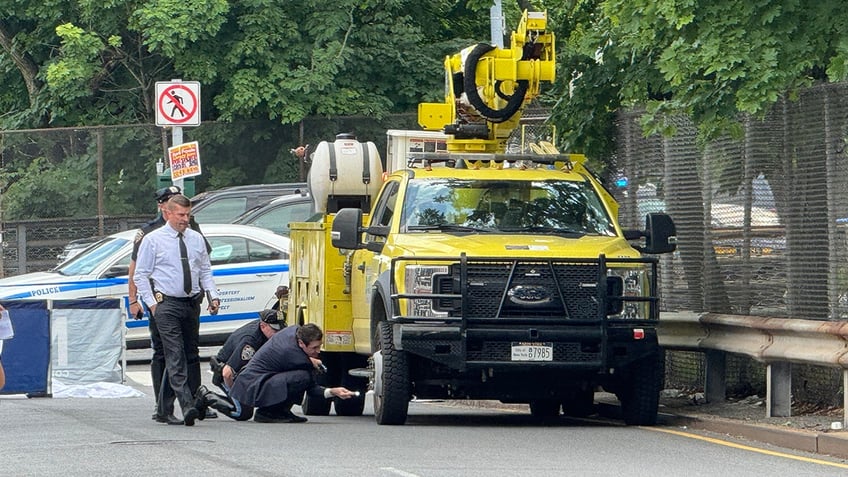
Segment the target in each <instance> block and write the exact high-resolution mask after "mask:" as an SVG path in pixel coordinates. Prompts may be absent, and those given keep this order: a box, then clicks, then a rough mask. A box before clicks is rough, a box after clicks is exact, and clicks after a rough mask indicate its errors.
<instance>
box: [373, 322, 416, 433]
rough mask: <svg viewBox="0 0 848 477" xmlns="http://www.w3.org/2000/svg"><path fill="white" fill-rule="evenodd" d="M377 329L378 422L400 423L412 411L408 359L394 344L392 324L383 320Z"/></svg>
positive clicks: (375, 401)
mask: <svg viewBox="0 0 848 477" xmlns="http://www.w3.org/2000/svg"><path fill="white" fill-rule="evenodd" d="M375 331H376V334H377V336H376V340H377V341H376V342H378V343H380V351H379V352H380V356H374V361H375V369H374V417H375V418H376V419H377V424H381V425H401V424H404V423H405V422H406V416H407V413H408V412H409V398H410V384H409V363H408V362H407V356H406V353H405V352H404V351H400V350H396V349H395V347H394V343H393V342H392V325H391V324H389V323H387V322H385V321H382V322H380V323H378V324H377V329H376V330H375ZM378 362H379V364H378Z"/></svg>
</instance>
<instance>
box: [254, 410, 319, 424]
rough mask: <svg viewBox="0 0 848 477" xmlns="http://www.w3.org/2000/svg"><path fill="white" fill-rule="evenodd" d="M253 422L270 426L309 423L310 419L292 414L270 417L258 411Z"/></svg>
mask: <svg viewBox="0 0 848 477" xmlns="http://www.w3.org/2000/svg"><path fill="white" fill-rule="evenodd" d="M253 421H254V422H264V423H269V424H296V423H300V422H306V421H308V419H307V418H305V417H301V416H296V415H294V414H292V413H291V412H289V413H288V414H283V415H279V416H269V415H268V414H264V413H262V412H259V411H256V414H254V416H253Z"/></svg>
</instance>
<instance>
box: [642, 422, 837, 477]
mask: <svg viewBox="0 0 848 477" xmlns="http://www.w3.org/2000/svg"><path fill="white" fill-rule="evenodd" d="M640 429H646V430H649V431H654V432H665V433H666V434H674V435H676V436H681V437H688V438H690V439H697V440H700V441H706V442H710V443H713V444H718V445H721V446H727V447H734V448H736V449H742V450H746V451H751V452H759V453H760V454H766V455H771V456H775V457H783V458H786V459H793V460H800V461H802V462H810V463H813V464H820V465H829V466H831V467H839V468H840V469H848V464H840V463H838V462H829V461H826V460H821V459H813V458H811V457H801V456H797V455H792V454H786V453H784V452H775V451H770V450H766V449H759V448H756V447H751V446H746V445H743V444H737V443H735V442H730V441H725V440H722V439H714V438H712V437H706V436H700V435H698V434H691V433H688V432H682V431H675V430H673V429H663V428H660V427H640Z"/></svg>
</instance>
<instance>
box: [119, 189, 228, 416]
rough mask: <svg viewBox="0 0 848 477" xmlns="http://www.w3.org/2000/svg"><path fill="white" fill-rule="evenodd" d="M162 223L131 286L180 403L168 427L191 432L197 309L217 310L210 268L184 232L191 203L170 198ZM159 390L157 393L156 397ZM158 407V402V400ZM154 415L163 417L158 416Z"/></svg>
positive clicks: (202, 246)
mask: <svg viewBox="0 0 848 477" xmlns="http://www.w3.org/2000/svg"><path fill="white" fill-rule="evenodd" d="M163 213H164V215H165V220H166V221H167V223H166V224H165V225H163V226H162V227H160V228H158V229H156V230H154V231H153V232H150V234H148V235H147V236H146V237H145V239H144V241H142V242H141V246H140V248H139V250H138V258H137V260H136V267H135V274H134V275H133V281H134V282H135V284H136V287H137V288H138V294H139V298H140V299H141V300H143V301H144V303H145V304H147V306H148V307H149V308H150V310H151V312H152V313H153V315H154V317H155V320H156V327H157V329H158V330H159V336H160V338H161V340H162V345H163V348H164V351H165V368H166V371H167V373H168V381H169V383H170V386H171V387H172V388H173V390H174V394H175V395H176V396H177V399H178V400H179V402H180V406H181V407H182V411H183V420H182V421H180V420H178V419H176V418H170V419H168V420H167V423H168V424H183V423H184V424H185V425H186V426H193V425H194V421H195V420H196V419H203V417H204V416H200V415H198V411H197V409H196V408H195V406H194V398H193V394H194V392H193V390H192V389H191V387H190V385H189V383H188V367H189V366H193V365H195V364H197V363H199V359H200V357H199V350H198V342H199V340H200V303H201V302H202V301H203V292H204V291H206V292H207V293H208V294H209V296H210V303H209V311H210V312H211V313H214V312H216V311H217V310H218V307H219V306H220V303H221V302H220V299H219V297H218V292H217V289H216V288H215V282H214V281H213V279H212V264H211V262H210V260H209V253H208V251H207V249H206V242H205V241H204V239H203V236H202V235H201V234H199V233H198V232H196V231H194V230H192V229H190V228H189V219H190V217H191V215H190V214H191V202H190V201H189V200H188V198H186V197H185V196H184V195H175V196H173V197H171V198H170V199H169V200H168V203H167V205H166V207H165V208H164V209H163ZM161 392H162V391H161V389H160V393H161ZM159 402H160V403H161V402H162V400H161V399H160V400H159ZM158 412H159V413H160V414H163V415H164V410H162V409H159V410H158Z"/></svg>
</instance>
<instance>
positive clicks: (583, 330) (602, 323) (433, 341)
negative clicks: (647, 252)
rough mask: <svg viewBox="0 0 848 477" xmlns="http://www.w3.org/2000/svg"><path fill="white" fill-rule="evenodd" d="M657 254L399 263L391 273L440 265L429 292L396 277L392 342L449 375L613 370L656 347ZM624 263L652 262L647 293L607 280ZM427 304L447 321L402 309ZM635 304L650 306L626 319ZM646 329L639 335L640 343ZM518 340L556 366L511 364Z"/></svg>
mask: <svg viewBox="0 0 848 477" xmlns="http://www.w3.org/2000/svg"><path fill="white" fill-rule="evenodd" d="M657 262H658V260H657V259H656V258H652V257H648V258H636V259H631V258H614V259H613V258H606V257H605V256H603V255H601V256H599V257H598V258H597V259H577V258H560V259H538V258H534V259H519V258H500V257H474V258H469V257H468V256H467V255H465V254H463V255H461V256H460V257H450V258H445V257H397V258H395V259H393V260H392V263H391V276H392V277H396V276H397V275H396V272H397V270H398V268H399V267H404V266H406V265H423V266H440V265H444V266H446V267H447V269H448V271H447V273H444V274H438V275H436V276H434V277H433V280H432V284H431V285H432V292H431V293H421V294H418V293H416V294H410V293H400V292H399V291H398V287H397V284H396V283H395V282H394V280H392V289H391V298H392V304H393V306H392V310H393V311H392V316H391V318H389V321H390V322H392V323H393V324H394V336H395V342H396V344H398V345H399V346H400V347H401V348H402V349H404V350H405V351H407V352H409V353H412V354H414V355H418V356H422V357H424V358H427V359H428V360H430V361H433V362H436V363H439V364H441V365H444V366H446V367H447V368H449V369H453V370H458V371H463V372H464V371H470V370H476V369H489V370H501V371H517V372H524V371H525V370H527V369H528V367H532V369H534V370H557V371H558V372H560V371H569V372H573V373H575V374H595V373H605V372H610V371H611V370H612V369H614V368H615V367H618V366H622V365H626V364H627V363H628V362H630V361H633V360H635V359H638V358H639V357H641V356H644V355H646V354H647V353H649V352H650V351H651V350H653V349H655V348H656V346H657V339H656V325H657V321H658V319H659V306H658V298H657V271H658V267H657ZM619 264H634V265H642V266H645V265H648V266H649V267H650V270H649V272H648V273H647V276H648V279H649V284H648V290H649V291H648V293H647V296H625V295H624V293H623V286H616V280H614V279H608V277H607V269H608V268H609V267H611V266H616V265H619ZM402 299H415V300H427V301H429V302H430V303H431V307H432V309H433V310H435V311H438V312H443V313H447V316H444V317H435V318H434V317H427V316H414V315H409V314H406V313H404V312H405V311H406V308H405V307H404V308H401V306H400V300H402ZM628 302H647V307H648V313H647V316H646V317H644V318H639V319H634V318H622V317H620V316H618V315H619V312H620V310H621V309H623V308H625V305H626V303H628ZM634 330H641V333H642V338H641V339H636V338H634V336H635V333H634ZM515 343H529V344H533V343H542V344H545V345H550V346H551V347H552V351H553V356H552V359H551V360H550V361H530V362H528V361H513V359H512V355H511V351H512V346H513V345H514V344H515Z"/></svg>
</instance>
